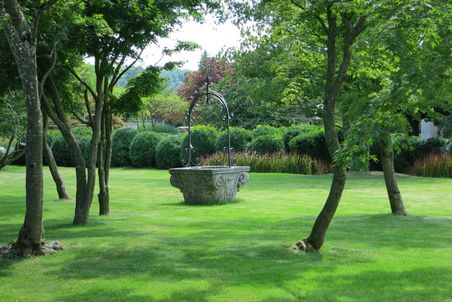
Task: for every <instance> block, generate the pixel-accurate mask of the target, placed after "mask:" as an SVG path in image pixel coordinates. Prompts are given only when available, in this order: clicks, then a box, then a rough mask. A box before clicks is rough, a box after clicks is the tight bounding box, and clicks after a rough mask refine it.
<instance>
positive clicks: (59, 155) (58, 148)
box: [51, 136, 74, 167]
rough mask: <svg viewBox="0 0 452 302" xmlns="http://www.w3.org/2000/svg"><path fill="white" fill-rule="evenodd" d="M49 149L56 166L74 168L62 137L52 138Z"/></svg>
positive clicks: (67, 147)
mask: <svg viewBox="0 0 452 302" xmlns="http://www.w3.org/2000/svg"><path fill="white" fill-rule="evenodd" d="M51 149H52V153H53V156H54V157H55V161H56V163H57V165H58V166H62V167H72V166H74V162H73V160H72V156H71V152H70V150H69V146H68V145H67V144H66V141H65V140H64V138H63V137H62V136H58V137H54V139H53V143H52V146H51Z"/></svg>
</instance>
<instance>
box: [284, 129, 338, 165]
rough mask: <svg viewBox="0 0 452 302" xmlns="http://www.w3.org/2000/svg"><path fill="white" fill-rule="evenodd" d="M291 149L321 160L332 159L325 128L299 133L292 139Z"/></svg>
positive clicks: (293, 151)
mask: <svg viewBox="0 0 452 302" xmlns="http://www.w3.org/2000/svg"><path fill="white" fill-rule="evenodd" d="M289 150H290V152H292V153H298V154H301V155H308V156H310V157H312V158H315V159H319V160H324V161H331V157H330V154H329V152H328V149H327V146H326V141H325V135H324V133H323V129H317V130H313V131H309V132H305V133H301V134H299V135H297V136H296V137H294V138H293V139H292V140H290V142H289Z"/></svg>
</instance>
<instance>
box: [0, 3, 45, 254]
mask: <svg viewBox="0 0 452 302" xmlns="http://www.w3.org/2000/svg"><path fill="white" fill-rule="evenodd" d="M5 15H7V16H9V17H10V20H9V22H8V23H9V24H7V25H5V26H4V27H3V30H4V33H5V35H6V37H7V40H8V44H9V46H10V48H11V51H12V53H13V55H14V59H15V61H16V64H17V66H18V69H19V74H20V78H21V81H22V87H23V90H24V94H25V99H26V108H27V136H26V147H25V157H26V177H25V179H26V180H25V182H26V186H25V187H26V209H25V219H24V223H23V225H22V228H21V229H20V231H19V235H18V238H17V241H16V242H15V243H14V250H15V252H16V253H18V254H21V255H23V256H30V255H32V254H41V253H42V240H43V230H44V227H43V220H42V209H43V174H42V149H43V145H42V138H43V125H42V112H41V105H40V100H39V84H38V72H37V65H36V35H35V33H34V32H33V31H32V28H30V26H29V25H28V22H27V20H26V18H25V16H24V15H23V13H22V11H21V9H20V6H19V4H18V3H17V1H14V0H10V1H1V2H0V18H2V17H5ZM33 21H34V22H37V20H33ZM35 25H36V24H35Z"/></svg>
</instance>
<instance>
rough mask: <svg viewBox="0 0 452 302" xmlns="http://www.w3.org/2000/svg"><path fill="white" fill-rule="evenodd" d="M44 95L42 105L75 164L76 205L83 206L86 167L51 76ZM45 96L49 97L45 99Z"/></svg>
mask: <svg viewBox="0 0 452 302" xmlns="http://www.w3.org/2000/svg"><path fill="white" fill-rule="evenodd" d="M46 84H47V85H46V94H44V95H43V98H42V105H43V107H44V109H45V111H46V113H47V114H48V115H49V117H50V118H51V119H52V121H53V122H54V123H55V124H56V125H57V127H58V129H59V130H60V132H61V134H62V136H63V138H64V140H65V142H66V143H67V144H68V146H69V150H70V152H71V156H72V160H73V161H74V164H75V174H76V179H77V185H76V197H75V202H76V204H83V202H84V201H83V200H84V199H85V198H86V190H87V189H86V186H87V176H86V165H85V159H84V158H83V153H82V151H81V149H80V146H79V145H78V143H77V140H76V139H75V137H74V135H73V134H72V133H71V128H70V127H69V123H68V121H67V118H66V113H65V112H64V108H63V102H62V100H61V97H60V95H59V93H58V90H57V88H56V85H55V82H54V81H53V77H52V75H50V76H49V79H48V81H47V83H46ZM47 94H48V95H49V97H47ZM48 98H50V99H51V100H52V103H53V107H52V106H51V105H50V104H49V100H48Z"/></svg>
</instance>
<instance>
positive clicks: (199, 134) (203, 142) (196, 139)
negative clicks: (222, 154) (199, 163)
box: [181, 126, 218, 159]
mask: <svg viewBox="0 0 452 302" xmlns="http://www.w3.org/2000/svg"><path fill="white" fill-rule="evenodd" d="M217 138H218V131H217V130H216V129H215V128H214V127H212V126H195V127H193V128H191V144H192V146H193V148H194V153H193V157H194V158H201V157H203V156H206V155H209V154H212V153H215V151H216V147H215V143H216V141H217ZM187 148H188V133H187V134H186V135H185V137H184V139H183V141H182V146H181V156H182V158H184V159H186V158H187V154H186V150H185V149H187Z"/></svg>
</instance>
